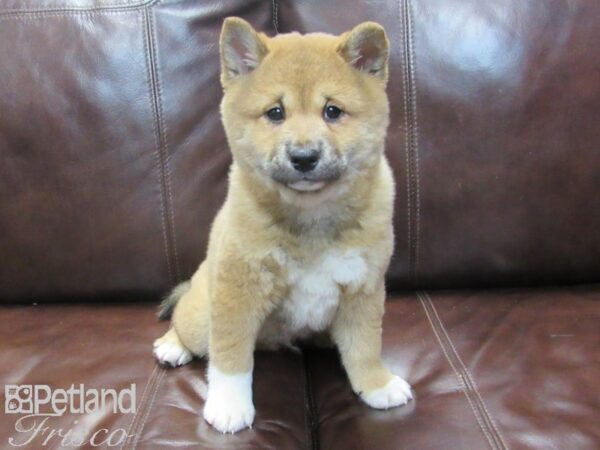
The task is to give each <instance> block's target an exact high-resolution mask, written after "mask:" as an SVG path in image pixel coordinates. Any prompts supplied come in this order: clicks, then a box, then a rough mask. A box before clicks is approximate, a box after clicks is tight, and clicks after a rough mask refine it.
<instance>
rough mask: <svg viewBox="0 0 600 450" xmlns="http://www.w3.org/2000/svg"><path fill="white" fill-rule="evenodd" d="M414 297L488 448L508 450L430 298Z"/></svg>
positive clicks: (427, 295)
mask: <svg viewBox="0 0 600 450" xmlns="http://www.w3.org/2000/svg"><path fill="white" fill-rule="evenodd" d="M416 295H417V298H418V299H419V301H420V302H421V306H422V307H423V310H424V311H425V315H426V316H427V320H428V321H429V324H430V325H431V328H432V330H433V333H434V334H435V337H436V339H437V341H438V343H439V345H440V348H441V349H442V352H443V353H444V356H445V357H446V359H447V360H448V363H449V364H450V367H451V368H452V370H453V371H454V373H455V374H456V377H457V379H458V381H459V384H460V386H461V389H462V391H463V393H464V395H465V397H466V399H467V401H468V402H469V405H470V406H471V409H472V410H473V414H474V415H475V418H476V419H477V423H478V424H479V427H480V428H481V431H482V432H483V434H484V435H485V437H486V439H487V441H488V443H489V444H490V448H492V449H493V450H505V449H508V446H507V445H506V442H505V441H504V438H503V436H502V433H501V432H500V429H499V427H498V426H497V425H496V422H495V421H494V419H493V418H492V416H491V414H490V413H489V411H488V409H487V407H486V405H485V402H484V401H483V398H482V396H481V394H480V393H479V390H478V389H477V384H476V383H475V380H474V379H473V377H472V375H471V373H470V372H469V370H468V369H467V367H466V366H465V364H464V362H463V361H462V359H461V357H460V355H459V354H458V351H457V350H456V347H455V346H454V344H453V343H452V340H451V339H450V336H449V335H448V333H447V332H446V328H445V327H444V324H443V322H442V320H441V318H440V316H439V314H438V313H437V310H436V308H435V306H434V304H433V301H432V300H431V297H430V296H429V294H428V293H427V292H425V291H417V292H416Z"/></svg>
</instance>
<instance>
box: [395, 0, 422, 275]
mask: <svg viewBox="0 0 600 450" xmlns="http://www.w3.org/2000/svg"><path fill="white" fill-rule="evenodd" d="M398 8H399V14H400V23H401V28H402V33H401V35H402V56H403V63H404V64H403V67H402V86H403V109H404V146H405V155H406V197H407V198H406V201H407V207H406V223H407V230H406V232H407V240H408V255H407V258H408V275H409V279H410V280H411V281H412V283H413V284H415V285H416V284H417V267H418V249H419V228H420V217H419V215H420V206H419V204H418V203H419V199H420V194H419V186H418V183H419V176H418V173H417V172H418V167H417V165H418V138H417V133H418V124H417V100H416V96H417V90H416V80H415V77H416V69H415V65H416V64H415V56H414V44H413V41H414V30H413V29H414V26H413V21H412V12H411V11H412V7H411V2H410V0H398Z"/></svg>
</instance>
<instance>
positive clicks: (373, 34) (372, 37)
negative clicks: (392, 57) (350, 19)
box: [338, 22, 389, 81]
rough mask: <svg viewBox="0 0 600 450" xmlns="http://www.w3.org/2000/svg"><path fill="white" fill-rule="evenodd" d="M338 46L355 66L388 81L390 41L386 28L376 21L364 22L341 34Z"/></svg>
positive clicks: (346, 58)
mask: <svg viewBox="0 0 600 450" xmlns="http://www.w3.org/2000/svg"><path fill="white" fill-rule="evenodd" d="M341 39H342V42H341V44H340V46H339V48H338V51H339V53H340V54H341V55H342V57H343V58H344V59H345V60H346V61H348V62H349V63H350V64H351V65H352V66H353V67H354V68H356V69H358V70H361V71H363V72H366V73H368V74H370V75H374V76H376V77H379V78H381V79H382V80H383V81H387V76H388V67H387V66H388V58H389V42H388V39H387V36H386V34H385V30H384V29H383V27H382V26H381V25H379V24H378V23H375V22H363V23H361V24H360V25H357V26H356V27H354V28H353V29H352V30H351V31H348V32H346V33H344V34H342V36H341Z"/></svg>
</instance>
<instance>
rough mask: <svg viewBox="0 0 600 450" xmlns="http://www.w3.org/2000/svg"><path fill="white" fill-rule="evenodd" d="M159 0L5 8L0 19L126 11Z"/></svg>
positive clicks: (146, 5)
mask: <svg viewBox="0 0 600 450" xmlns="http://www.w3.org/2000/svg"><path fill="white" fill-rule="evenodd" d="M158 1H160V0H148V1H145V2H139V3H132V4H125V3H121V4H117V3H115V4H112V5H105V6H100V7H91V8H48V9H31V10H7V11H0V19H3V18H13V19H19V18H25V17H28V16H47V15H73V14H94V13H110V12H113V13H115V12H126V11H132V10H139V9H143V8H145V7H148V6H151V5H152V4H154V3H157V2H158Z"/></svg>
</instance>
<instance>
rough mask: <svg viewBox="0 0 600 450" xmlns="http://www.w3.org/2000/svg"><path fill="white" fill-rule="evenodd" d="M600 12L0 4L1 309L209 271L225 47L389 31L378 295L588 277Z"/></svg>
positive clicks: (596, 206)
mask: <svg viewBox="0 0 600 450" xmlns="http://www.w3.org/2000/svg"><path fill="white" fill-rule="evenodd" d="M599 13H600V4H597V2H587V1H585V0H579V1H574V2H569V3H560V2H545V3H536V4H535V5H533V4H529V3H527V2H520V1H517V0H501V1H483V2H482V1H474V0H472V1H471V0H469V1H463V0H445V1H440V0H437V1H436V0H413V1H409V0H401V1H399V2H396V1H394V2H392V1H384V2H376V3H373V2H361V1H358V0H353V1H341V0H332V1H328V2H321V1H317V0H293V1H292V0H286V1H276V2H267V1H253V2H246V1H242V0H235V1H234V0H228V1H219V2H210V3H207V2H203V1H200V0H177V1H162V2H158V1H146V2H143V1H137V2H136V1H133V0H131V1H122V0H119V1H117V0H114V1H111V0H89V1H85V0H77V1H76V0H62V1H59V0H53V1H50V0H47V1H45V2H33V1H27V2H16V1H5V2H2V3H0V61H1V64H0V158H1V161H2V164H1V166H0V255H1V256H2V257H3V262H2V265H1V266H0V299H1V300H2V301H44V300H51V299H60V300H68V299H74V300H75V299H88V298H99V299H109V298H114V299H117V298H120V297H128V298H131V297H132V296H135V297H137V298H143V297H151V296H153V295H155V294H157V293H159V292H162V291H164V290H165V289H167V288H168V287H169V286H171V285H172V284H173V283H175V282H176V281H177V280H181V279H184V278H186V277H188V276H189V275H190V274H191V273H192V272H193V271H194V270H195V268H196V267H197V264H198V263H199V261H200V260H201V259H202V258H203V256H204V251H205V247H206V242H207V235H208V229H209V226H210V223H211V221H212V218H213V217H214V214H215V212H216V211H217V209H218V207H219V206H220V204H221V202H222V201H223V198H224V194H225V189H226V175H227V167H228V165H229V161H230V156H229V154H228V151H227V146H226V143H225V138H224V135H223V130H222V127H221V124H220V118H219V113H218V104H219V100H220V95H221V92H220V87H219V83H218V69H219V61H218V42H217V40H218V33H219V30H220V25H221V22H222V19H223V18H224V17H226V16H229V15H239V16H242V17H244V18H246V19H247V20H249V21H250V22H251V23H253V24H254V26H255V27H257V28H258V29H261V30H263V31H265V32H267V33H268V34H273V33H274V32H275V29H277V30H278V31H280V32H287V31H292V30H298V31H302V32H310V31H326V32H332V33H339V32H342V31H344V30H346V29H348V28H351V27H352V26H353V25H355V24H357V23H358V22H361V21H364V20H376V21H378V22H381V23H382V24H383V25H384V26H385V27H386V29H387V30H388V34H389V37H390V40H391V45H392V58H391V61H390V64H391V76H390V85H389V94H390V101H391V109H392V124H391V126H390V131H389V138H388V148H387V154H388V157H389V158H390V160H391V162H392V165H393V168H394V172H395V175H396V181H397V201H396V223H395V228H396V238H397V244H396V249H395V256H394V260H393V263H392V267H391V269H390V275H389V279H390V286H392V287H393V288H410V287H415V286H417V285H418V286H426V287H450V286H471V287H473V286H481V285H511V284H535V283H571V282H578V281H599V280H600V267H599V265H600V263H599V261H600V233H598V230H599V229H600V195H599V193H600V151H599V150H598V149H599V147H600V131H599V130H600V128H599V127H598V126H597V124H598V123H600V81H599V76H598V73H599V69H600V68H599V66H598V61H600V48H599V46H598V45H596V44H595V42H597V41H598V39H599V38H600V30H599V29H598V27H597V21H595V19H594V18H595V17H598V14H599Z"/></svg>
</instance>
